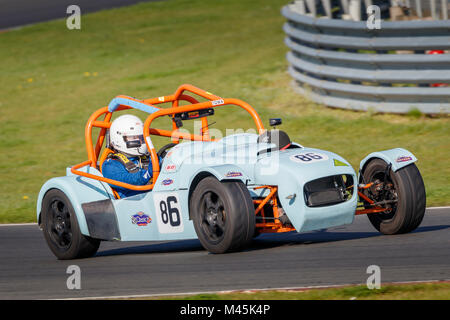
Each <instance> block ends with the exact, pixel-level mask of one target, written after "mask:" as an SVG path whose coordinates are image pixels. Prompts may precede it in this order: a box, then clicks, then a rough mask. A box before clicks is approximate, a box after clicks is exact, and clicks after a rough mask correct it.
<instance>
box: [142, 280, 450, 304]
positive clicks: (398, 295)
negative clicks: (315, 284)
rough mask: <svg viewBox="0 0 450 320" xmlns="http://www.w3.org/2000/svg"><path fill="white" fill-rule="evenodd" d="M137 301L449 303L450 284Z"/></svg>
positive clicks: (178, 297) (361, 287) (245, 293)
mask: <svg viewBox="0 0 450 320" xmlns="http://www.w3.org/2000/svg"><path fill="white" fill-rule="evenodd" d="M139 299H140V300H146V299H149V300H150V299H151V300H162V299H164V300H350V299H351V300H449V299H450V283H448V282H440V283H418V284H395V285H394V284H386V285H383V284H382V285H381V288H380V289H372V290H371V289H368V288H367V286H364V285H359V286H348V287H339V288H331V289H330V288H327V289H305V290H267V291H249V292H243V291H237V292H230V293H204V294H196V295H185V296H183V295H180V296H159V297H148V298H142V297H140V298H139Z"/></svg>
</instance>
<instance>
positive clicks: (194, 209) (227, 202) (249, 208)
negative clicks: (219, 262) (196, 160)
mask: <svg viewBox="0 0 450 320" xmlns="http://www.w3.org/2000/svg"><path fill="white" fill-rule="evenodd" d="M190 212H191V213H192V216H193V220H194V227H195V231H196V233H197V236H198V239H199V240H200V242H201V244H202V246H203V247H204V248H205V249H206V250H208V251H209V252H211V253H225V252H230V251H237V250H240V249H242V248H244V247H245V246H246V245H248V244H249V243H250V242H251V240H252V238H253V235H254V232H255V210H254V206H253V202H252V199H251V196H250V193H249V192H248V190H247V188H246V187H245V185H244V184H243V183H242V182H236V181H232V182H231V181H230V182H220V181H219V180H217V179H216V178H214V177H207V178H205V179H203V180H202V181H200V182H199V184H198V185H197V187H196V188H195V190H194V192H193V194H192V197H191V200H190Z"/></svg>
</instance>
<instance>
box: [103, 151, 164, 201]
mask: <svg viewBox="0 0 450 320" xmlns="http://www.w3.org/2000/svg"><path fill="white" fill-rule="evenodd" d="M128 160H130V161H133V163H134V164H136V165H137V166H138V168H139V170H138V171H136V172H129V171H128V170H127V169H126V167H125V165H124V164H122V163H121V162H120V161H119V160H116V159H111V158H108V159H106V160H105V162H103V165H102V174H103V176H104V177H105V178H108V179H112V180H117V181H120V182H125V183H128V184H133V185H139V186H143V185H146V184H147V183H148V182H149V180H150V179H151V178H152V176H153V167H152V162H151V161H150V163H149V164H148V168H147V169H144V168H140V167H139V157H131V158H128ZM159 160H160V161H161V159H159ZM111 187H112V188H114V190H116V191H117V193H118V194H119V196H120V198H126V197H130V196H134V195H136V194H139V193H143V192H147V191H136V190H129V189H125V188H122V187H119V186H115V185H111Z"/></svg>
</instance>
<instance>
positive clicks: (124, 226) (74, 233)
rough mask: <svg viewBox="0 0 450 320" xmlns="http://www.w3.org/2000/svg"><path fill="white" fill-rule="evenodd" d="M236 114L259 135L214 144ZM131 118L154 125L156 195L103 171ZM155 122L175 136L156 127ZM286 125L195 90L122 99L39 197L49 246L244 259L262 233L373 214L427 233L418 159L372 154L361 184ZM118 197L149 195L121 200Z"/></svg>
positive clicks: (99, 114) (403, 153) (90, 124)
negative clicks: (219, 116) (191, 248)
mask: <svg viewBox="0 0 450 320" xmlns="http://www.w3.org/2000/svg"><path fill="white" fill-rule="evenodd" d="M164 105H165V107H163V106H164ZM229 106H237V107H240V108H242V109H243V110H245V111H246V114H248V116H249V117H251V119H252V120H253V123H254V126H255V128H253V129H254V130H253V131H251V132H238V133H235V134H231V135H228V136H225V137H223V138H220V139H217V138H214V137H213V136H212V135H211V134H210V128H209V126H210V125H209V124H208V119H210V117H212V116H214V113H215V112H214V111H215V110H218V109H217V108H229ZM130 109H134V110H139V112H144V113H146V116H147V118H146V120H145V123H144V139H145V143H146V144H147V148H148V150H149V153H150V158H151V162H152V170H153V178H152V179H151V180H150V181H149V183H148V184H147V185H139V186H138V185H131V184H127V183H123V182H120V181H116V180H113V179H109V178H105V177H104V176H103V175H102V172H101V168H102V163H103V162H104V161H105V159H106V158H107V157H108V154H110V153H111V152H113V151H112V150H111V146H109V144H108V134H109V132H108V131H109V128H110V126H111V119H112V117H113V115H115V114H116V113H118V112H120V111H124V110H130ZM156 119H160V121H163V120H166V121H167V126H168V127H170V126H171V128H172V130H168V129H158V128H156V127H155V126H154V123H155V121H154V120H156ZM188 121H198V122H201V127H200V129H199V132H187V130H182V129H183V128H182V126H183V123H186V122H188ZM281 122H282V120H281V119H277V118H275V119H270V121H269V125H270V126H271V127H272V128H271V129H265V128H264V125H263V123H262V121H261V118H260V117H259V115H258V113H257V112H256V111H255V109H253V108H252V107H251V106H250V105H249V104H248V103H246V102H244V101H241V100H239V99H230V98H222V97H220V96H217V95H214V94H212V93H210V92H207V91H205V90H202V89H199V88H197V87H195V86H192V85H189V84H184V85H181V86H180V87H179V88H178V89H177V90H176V91H175V93H174V94H172V95H167V96H160V97H156V98H150V99H145V100H138V99H136V98H132V97H128V96H123V95H121V96H117V97H116V98H114V99H112V101H111V102H110V103H109V105H108V106H105V107H103V108H100V109H98V110H96V111H95V112H94V113H93V114H92V115H91V116H90V117H89V119H88V121H87V124H86V127H85V140H86V150H87V155H88V160H86V161H84V162H82V163H79V164H76V165H74V166H71V167H68V168H67V170H66V171H67V172H66V175H65V176H63V177H55V178H52V179H50V180H48V181H47V182H45V184H44V185H43V186H42V188H41V190H40V193H39V196H38V200H37V221H38V224H39V226H40V228H41V229H42V230H43V234H44V237H45V239H46V242H47V244H48V246H49V248H50V249H51V251H52V252H53V253H54V254H55V256H56V257H57V258H58V259H76V258H86V257H91V256H94V255H95V254H96V252H97V250H98V248H99V245H100V242H101V241H165V240H182V239H198V240H199V241H200V243H201V244H202V246H203V247H204V248H205V249H206V250H207V251H209V252H211V253H226V252H232V251H238V250H243V249H244V248H245V247H246V246H248V244H249V243H250V242H251V241H252V239H253V238H254V237H256V236H258V235H259V234H262V233H282V232H294V231H295V232H307V231H312V230H320V229H327V228H331V227H336V226H341V225H346V224H351V223H352V222H353V220H354V217H355V215H362V214H366V215H367V216H368V218H369V220H370V222H371V223H372V225H373V226H374V227H375V228H376V229H377V230H379V231H380V232H381V233H382V234H400V233H406V232H410V231H412V230H414V229H416V228H417V227H418V226H419V225H420V223H421V221H422V218H423V216H424V213H425V202H426V199H425V187H424V183H423V180H422V177H421V174H420V172H419V170H418V169H417V167H416V165H415V162H416V161H417V158H416V157H415V156H414V155H413V154H412V153H411V152H409V151H407V150H405V149H402V148H395V149H391V150H385V151H378V152H373V153H371V154H369V155H367V156H366V157H365V158H364V159H363V160H362V161H361V163H360V165H359V170H358V174H356V172H355V170H354V169H353V168H352V166H351V165H350V163H349V162H348V161H347V160H345V159H344V158H343V157H341V156H339V155H338V154H335V153H333V152H330V151H325V150H320V149H316V148H310V147H305V146H302V145H301V144H299V143H296V142H292V141H290V138H289V136H288V134H287V133H286V132H284V131H282V130H279V129H276V128H277V127H278V126H279V125H280V124H281ZM191 123H192V122H191ZM93 129H95V130H96V131H98V135H97V138H96V140H93V133H94V131H93ZM156 136H158V137H161V138H162V139H163V140H164V139H166V140H167V144H165V145H164V146H162V147H161V148H159V150H157V149H156V148H155V146H154V145H153V143H152V139H151V138H150V137H152V138H153V137H156ZM94 142H95V144H94ZM115 187H121V188H126V189H130V190H136V191H141V192H140V193H139V194H136V195H133V196H130V197H126V198H120V196H119V194H118V193H117V192H116V190H115V189H114V188H115Z"/></svg>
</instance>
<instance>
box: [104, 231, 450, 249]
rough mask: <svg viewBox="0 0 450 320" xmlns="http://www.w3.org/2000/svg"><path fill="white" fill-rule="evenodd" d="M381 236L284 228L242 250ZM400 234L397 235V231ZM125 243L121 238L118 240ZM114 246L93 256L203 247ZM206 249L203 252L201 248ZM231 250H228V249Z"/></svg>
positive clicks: (181, 243) (177, 243) (196, 243)
mask: <svg viewBox="0 0 450 320" xmlns="http://www.w3.org/2000/svg"><path fill="white" fill-rule="evenodd" d="M447 228H450V225H442V226H426V227H419V228H418V229H416V230H415V231H413V232H411V233H422V232H432V231H437V230H442V229H447ZM381 236H384V235H382V234H381V233H379V232H377V231H373V232H365V231H364V232H349V231H338V229H336V231H334V230H326V229H325V230H319V231H313V232H308V233H297V232H295V231H293V232H287V233H279V234H268V233H266V234H262V235H260V236H258V237H256V238H255V239H253V241H252V243H251V244H250V246H249V247H248V248H246V249H245V250H244V252H249V251H257V250H265V249H271V248H276V247H281V246H286V245H302V244H304V245H313V244H319V243H327V242H330V243H331V242H337V241H346V240H357V239H367V238H371V237H381ZM400 236H401V235H400ZM122 244H123V245H126V244H125V242H123V243H122ZM130 244H131V245H130V246H127V247H125V246H124V247H120V248H114V249H106V250H103V251H99V252H98V253H97V255H96V256H97V257H102V256H103V257H104V256H114V255H127V254H149V253H175V252H181V253H182V252H193V251H204V249H203V247H202V245H201V244H200V241H198V240H197V239H195V240H179V241H168V242H163V243H148V244H144V245H132V243H130ZM205 253H206V252H205ZM231 254H232V253H231Z"/></svg>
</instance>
